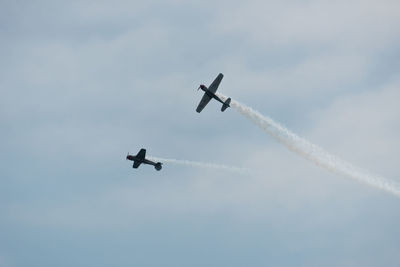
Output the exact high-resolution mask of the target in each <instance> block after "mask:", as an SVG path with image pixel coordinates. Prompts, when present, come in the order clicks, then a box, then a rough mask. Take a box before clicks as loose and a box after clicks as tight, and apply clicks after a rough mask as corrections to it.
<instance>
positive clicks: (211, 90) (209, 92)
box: [196, 73, 231, 113]
mask: <svg viewBox="0 0 400 267" xmlns="http://www.w3.org/2000/svg"><path fill="white" fill-rule="evenodd" d="M222 78H224V75H223V74H222V73H220V74H218V76H217V78H215V80H214V81H213V82H212V84H211V85H210V86H209V87H208V88H207V87H206V86H205V85H204V84H201V85H200V87H199V89H201V90H203V91H204V95H203V98H202V99H201V101H200V103H199V105H198V106H197V108H196V111H197V112H198V113H200V112H201V111H202V110H203V108H204V107H205V106H206V105H207V104H208V102H210V100H211V98H214V99H216V100H217V101H219V102H221V103H222V108H221V111H224V110H225V109H227V108H228V107H229V104H230V103H231V99H230V98H228V99H227V100H226V101H225V102H224V101H222V100H221V99H220V98H219V97H218V96H217V95H216V94H215V92H216V91H217V89H218V86H219V84H220V83H221V81H222ZM199 89H197V90H199Z"/></svg>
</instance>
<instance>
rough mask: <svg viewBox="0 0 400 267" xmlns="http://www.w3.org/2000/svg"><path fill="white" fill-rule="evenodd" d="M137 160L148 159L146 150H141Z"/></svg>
mask: <svg viewBox="0 0 400 267" xmlns="http://www.w3.org/2000/svg"><path fill="white" fill-rule="evenodd" d="M136 157H137V158H139V159H144V158H145V157H146V149H144V148H142V149H140V151H139V153H137V155H136ZM139 165H140V163H139Z"/></svg>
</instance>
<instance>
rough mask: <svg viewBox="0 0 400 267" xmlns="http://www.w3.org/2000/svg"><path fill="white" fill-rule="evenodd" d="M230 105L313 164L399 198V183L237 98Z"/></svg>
mask: <svg viewBox="0 0 400 267" xmlns="http://www.w3.org/2000/svg"><path fill="white" fill-rule="evenodd" d="M219 96H220V97H221V98H222V99H223V100H225V99H226V98H227V97H226V96H224V95H222V94H219ZM231 107H233V108H234V109H236V110H237V111H238V112H239V113H240V114H242V115H243V116H245V117H246V118H248V119H250V120H251V121H252V122H254V123H255V124H256V125H257V126H259V127H260V128H261V129H263V130H264V131H265V132H267V133H268V134H270V135H271V136H272V137H273V138H274V139H275V140H277V141H278V142H280V143H282V144H284V145H285V146H286V147H287V148H288V149H290V150H291V151H293V152H296V153H297V154H298V155H300V156H302V157H304V158H306V159H308V160H310V161H312V162H313V163H314V164H316V165H318V166H320V167H323V168H325V169H328V170H329V171H332V172H335V173H338V174H342V175H345V176H348V177H351V178H354V179H356V180H358V181H360V182H364V183H367V184H369V185H370V186H373V187H377V188H380V189H383V190H385V191H387V192H390V193H392V194H394V195H396V196H397V197H400V185H399V184H398V183H395V182H393V181H390V180H387V179H386V178H384V177H380V176H376V175H372V174H370V173H368V172H366V171H364V170H361V169H359V168H357V167H355V166H353V165H351V164H350V163H347V162H345V161H343V160H342V159H340V158H338V157H336V156H334V155H332V154H330V153H328V152H327V151H325V150H324V149H322V148H321V147H319V146H317V145H314V144H312V143H310V142H308V141H307V140H305V139H303V138H301V137H299V136H297V135H296V134H294V133H292V132H291V131H289V130H288V129H286V128H285V127H283V126H282V125H280V124H279V123H277V122H275V121H274V120H272V119H271V118H269V117H266V116H263V115H262V114H261V113H259V112H258V111H255V110H253V109H252V108H250V107H247V106H245V105H243V104H241V103H239V102H237V101H234V100H232V102H231Z"/></svg>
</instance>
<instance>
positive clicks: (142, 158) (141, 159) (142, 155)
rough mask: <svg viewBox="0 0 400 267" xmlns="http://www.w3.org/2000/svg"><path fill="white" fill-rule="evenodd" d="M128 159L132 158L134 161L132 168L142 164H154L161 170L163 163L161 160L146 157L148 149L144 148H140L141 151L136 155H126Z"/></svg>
mask: <svg viewBox="0 0 400 267" xmlns="http://www.w3.org/2000/svg"><path fill="white" fill-rule="evenodd" d="M126 159H127V160H132V161H133V166H132V168H135V169H137V168H138V167H139V166H140V164H142V163H143V164H149V165H153V166H154V168H155V169H156V170H157V171H159V170H161V168H162V166H161V165H162V163H161V162H153V161H151V160H148V159H146V149H144V148H142V149H140V151H139V153H137V155H136V156H133V155H129V153H128V155H127V156H126Z"/></svg>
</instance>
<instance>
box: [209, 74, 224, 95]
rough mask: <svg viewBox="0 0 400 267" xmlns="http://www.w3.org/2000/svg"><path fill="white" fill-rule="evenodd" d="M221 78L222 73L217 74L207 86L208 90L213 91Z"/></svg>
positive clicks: (222, 76)
mask: <svg viewBox="0 0 400 267" xmlns="http://www.w3.org/2000/svg"><path fill="white" fill-rule="evenodd" d="M222 78H224V75H223V74H222V73H220V74H218V76H217V78H215V80H214V81H213V82H212V84H211V85H210V86H209V87H208V90H210V92H212V93H215V92H216V91H217V89H218V86H219V84H220V83H221V81H222Z"/></svg>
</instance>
